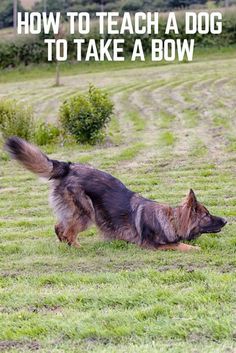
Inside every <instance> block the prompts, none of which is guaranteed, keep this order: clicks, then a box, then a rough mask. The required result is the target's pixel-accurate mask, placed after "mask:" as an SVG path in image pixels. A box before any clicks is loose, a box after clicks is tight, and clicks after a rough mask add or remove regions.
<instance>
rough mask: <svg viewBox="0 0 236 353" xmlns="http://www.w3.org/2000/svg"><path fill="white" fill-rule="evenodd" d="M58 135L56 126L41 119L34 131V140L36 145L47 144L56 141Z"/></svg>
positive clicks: (58, 131)
mask: <svg viewBox="0 0 236 353" xmlns="http://www.w3.org/2000/svg"><path fill="white" fill-rule="evenodd" d="M59 136H60V130H59V128H58V127H57V126H55V125H53V124H50V123H47V122H45V121H42V122H40V123H38V124H37V125H36V127H35V131H34V141H35V143H36V144H37V145H40V146H42V145H47V144H50V143H53V142H55V141H56V139H57V138H58V137H59Z"/></svg>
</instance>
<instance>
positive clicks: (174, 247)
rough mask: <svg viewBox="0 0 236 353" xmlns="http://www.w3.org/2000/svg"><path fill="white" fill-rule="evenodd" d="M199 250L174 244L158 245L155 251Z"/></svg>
mask: <svg viewBox="0 0 236 353" xmlns="http://www.w3.org/2000/svg"><path fill="white" fill-rule="evenodd" d="M200 249H201V248H200V247H199V246H192V245H188V244H184V243H175V244H165V245H159V246H158V247H157V250H178V251H183V252H187V251H198V250H200Z"/></svg>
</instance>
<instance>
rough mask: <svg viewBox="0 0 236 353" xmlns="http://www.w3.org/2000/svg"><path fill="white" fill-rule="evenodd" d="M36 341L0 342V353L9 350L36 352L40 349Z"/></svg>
mask: <svg viewBox="0 0 236 353" xmlns="http://www.w3.org/2000/svg"><path fill="white" fill-rule="evenodd" d="M40 347H41V346H40V344H39V342H37V341H0V351H1V352H4V351H8V350H9V349H21V350H23V351H26V349H27V350H30V351H37V350H39V349H40Z"/></svg>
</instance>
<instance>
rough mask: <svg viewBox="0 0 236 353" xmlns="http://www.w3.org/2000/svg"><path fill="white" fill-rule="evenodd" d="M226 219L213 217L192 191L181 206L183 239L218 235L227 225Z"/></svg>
mask: <svg viewBox="0 0 236 353" xmlns="http://www.w3.org/2000/svg"><path fill="white" fill-rule="evenodd" d="M226 223H227V221H226V220H225V219H224V218H221V217H217V216H213V215H211V214H210V212H209V211H208V210H207V209H206V207H205V206H203V205H202V204H201V203H200V202H198V201H197V198H196V195H195V193H194V191H193V190H192V189H191V190H190V191H189V194H188V195H187V197H186V199H185V200H184V202H183V204H182V206H181V224H180V229H181V235H182V238H183V239H186V240H191V239H195V238H197V237H199V236H200V235H201V234H203V233H218V232H220V231H221V229H222V228H223V227H224V226H225V225H226Z"/></svg>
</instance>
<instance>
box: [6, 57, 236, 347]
mask: <svg viewBox="0 0 236 353" xmlns="http://www.w3.org/2000/svg"><path fill="white" fill-rule="evenodd" d="M215 57H216V58H217V60H214V56H212V55H210V56H209V58H208V60H206V59H207V57H206V55H205V59H204V60H202V61H199V62H196V63H192V64H181V65H174V64H173V65H168V66H161V67H155V66H153V67H151V66H150V67H143V68H142V67H141V66H136V65H134V69H132V70H131V69H130V70H127V66H124V67H125V68H124V69H123V70H122V68H121V67H120V68H119V70H118V69H117V70H115V71H114V72H113V74H112V75H111V74H110V71H109V70H110V69H107V71H104V72H103V71H102V70H99V72H97V73H96V72H95V71H96V70H95V71H94V72H92V73H87V74H80V75H78V76H75V75H74V76H64V77H63V84H64V85H63V86H62V87H58V88H52V82H53V78H52V77H51V76H50V75H49V77H48V78H44V74H42V78H41V79H38V76H39V73H38V76H37V80H33V79H31V80H28V81H22V82H21V81H20V78H19V76H17V75H18V74H17V72H15V73H16V77H17V79H16V81H15V82H12V78H11V79H9V81H8V83H6V84H1V85H0V96H1V97H2V98H3V97H12V96H14V97H15V98H16V99H18V100H20V101H23V102H25V103H31V104H32V105H33V107H34V110H35V113H36V115H37V116H38V117H39V118H42V119H47V120H48V121H55V120H56V118H57V112H58V108H59V105H60V103H61V102H62V101H63V100H64V99H65V97H66V96H69V95H72V94H74V93H75V92H76V91H78V90H79V91H83V90H85V89H87V87H88V85H89V83H93V84H95V85H99V86H100V87H104V88H106V89H107V90H108V91H109V92H110V94H111V96H112V99H113V101H114V103H115V110H116V115H115V117H114V118H113V120H112V123H111V124H110V126H109V128H108V131H107V134H108V136H109V141H108V142H109V143H107V144H106V145H105V146H93V147H89V146H76V145H66V146H46V147H45V148H44V150H45V152H47V153H48V154H49V155H50V157H52V158H58V159H61V160H71V161H82V162H86V163H90V164H92V165H94V166H95V167H98V168H101V169H104V170H106V171H108V172H110V173H112V174H113V175H115V176H117V177H118V178H120V179H121V180H122V181H123V182H124V183H125V184H126V185H127V186H128V187H130V188H131V189H132V190H134V191H136V192H139V193H141V194H142V195H143V196H145V197H149V198H153V199H156V200H158V201H160V202H166V203H170V204H172V205H176V204H179V203H180V202H181V200H182V199H183V198H184V197H185V195H186V193H187V192H188V189H189V188H193V189H194V190H195V192H196V194H197V196H198V198H199V200H200V201H201V202H203V203H204V204H205V205H206V206H207V207H208V208H209V210H210V211H211V212H212V213H213V214H217V215H221V216H222V217H226V218H227V220H228V224H227V226H226V227H225V228H224V230H223V231H222V233H219V234H206V235H203V236H202V237H200V238H199V239H197V240H196V241H195V242H194V243H195V244H197V245H198V246H200V247H201V251H200V252H197V253H186V254H181V253H177V252H154V251H148V250H142V249H139V248H138V247H136V246H134V245H131V244H126V243H124V242H118V241H115V242H104V241H102V240H101V238H100V236H99V234H98V232H97V230H96V229H95V228H91V229H90V230H88V231H86V232H84V233H82V234H81V235H80V242H81V245H82V246H81V249H79V250H78V249H74V248H69V247H67V246H66V245H64V244H59V243H57V241H56V239H55V236H54V234H53V233H54V232H53V224H54V223H55V219H54V217H53V215H52V212H51V211H50V209H49V206H48V202H47V198H48V185H47V183H42V182H41V181H39V180H37V178H35V177H34V176H33V175H32V174H30V173H29V172H27V171H24V170H22V169H21V167H20V166H18V165H17V164H16V163H14V162H13V161H9V159H8V158H7V156H6V154H5V153H4V152H3V151H1V152H0V233H1V237H0V261H1V269H0V274H1V277H0V287H1V289H0V291H1V304H0V350H3V351H5V352H11V353H13V352H14V353H16V352H30V351H36V350H37V352H40V353H46V352H52V353H62V352H69V353H71V352H76V353H80V352H81V353H82V352H83V353H84V352H96V353H113V352H114V353H117V352H119V353H122V352H124V353H126V352H128V353H137V352H140V353H141V352H142V353H146V352H147V353H149V352H154V353H161V352H163V353H165V352H170V353H187V352H188V353H189V352H190V353H196V352H203V353H213V352H214V353H215V352H218V353H226V352H227V353H229V352H230V353H233V352H235V349H236V343H235V332H236V331H235V309H236V305H235V289H236V277H235V265H236V260H235V248H236V238H235V231H236V222H235V219H236V196H235V195H236V187H235V170H234V169H235V168H234V166H235V138H234V136H235V113H236V106H235V99H234V92H235V89H236V80H235V78H234V76H233V75H232V72H234V71H235V70H236V59H235V58H233V57H231V55H229V56H228V55H225V56H222V57H221V58H219V56H218V55H215ZM81 72H82V71H81ZM68 73H69V72H68ZM12 75H13V74H12ZM3 76H4V74H3ZM6 77H7V76H5V78H6ZM9 77H10V76H9ZM12 77H13V76H12ZM31 78H32V77H31ZM2 82H3V81H2ZM160 82H161V84H160ZM186 85H187V86H186ZM186 91H187V93H188V99H186ZM219 96H220V98H219ZM219 102H220V103H221V104H220V106H219ZM196 107H197V109H196ZM222 117H224V119H225V122H224V121H223V120H222Z"/></svg>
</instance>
